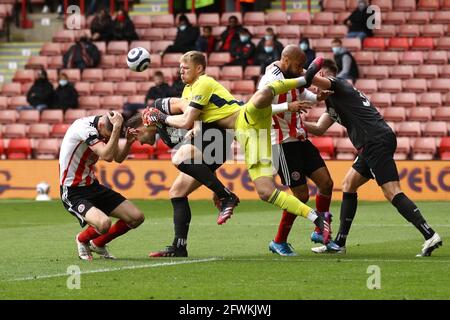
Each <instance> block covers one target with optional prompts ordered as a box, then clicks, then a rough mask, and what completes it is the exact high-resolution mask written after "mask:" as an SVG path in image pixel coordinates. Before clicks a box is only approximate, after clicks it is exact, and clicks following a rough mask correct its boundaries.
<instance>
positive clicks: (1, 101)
mask: <svg viewBox="0 0 450 320" xmlns="http://www.w3.org/2000/svg"><path fill="white" fill-rule="evenodd" d="M6 108H8V98H7V97H3V96H1V95H0V110H4V109H6Z"/></svg>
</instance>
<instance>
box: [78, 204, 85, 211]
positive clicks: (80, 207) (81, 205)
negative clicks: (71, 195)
mask: <svg viewBox="0 0 450 320" xmlns="http://www.w3.org/2000/svg"><path fill="white" fill-rule="evenodd" d="M84 209H86V207H85V206H84V204H80V205H79V206H78V212H79V213H83V211H84Z"/></svg>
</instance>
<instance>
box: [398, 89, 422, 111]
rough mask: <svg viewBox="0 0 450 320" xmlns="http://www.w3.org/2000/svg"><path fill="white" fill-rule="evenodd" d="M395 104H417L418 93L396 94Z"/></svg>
mask: <svg viewBox="0 0 450 320" xmlns="http://www.w3.org/2000/svg"><path fill="white" fill-rule="evenodd" d="M393 105H395V106H397V107H405V108H412V107H415V106H416V105H417V100H416V94H415V93H412V92H410V93H406V92H401V93H397V94H396V95H395V99H394V101H393Z"/></svg>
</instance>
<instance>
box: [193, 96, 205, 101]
mask: <svg viewBox="0 0 450 320" xmlns="http://www.w3.org/2000/svg"><path fill="white" fill-rule="evenodd" d="M202 98H203V96H201V95H198V96H194V97H193V98H192V100H194V101H200V100H202Z"/></svg>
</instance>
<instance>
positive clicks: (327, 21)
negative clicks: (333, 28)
mask: <svg viewBox="0 0 450 320" xmlns="http://www.w3.org/2000/svg"><path fill="white" fill-rule="evenodd" d="M312 24H314V25H324V26H328V25H333V24H334V14H333V13H332V12H326V11H322V12H316V13H314V15H313V18H312Z"/></svg>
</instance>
